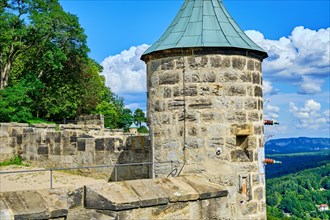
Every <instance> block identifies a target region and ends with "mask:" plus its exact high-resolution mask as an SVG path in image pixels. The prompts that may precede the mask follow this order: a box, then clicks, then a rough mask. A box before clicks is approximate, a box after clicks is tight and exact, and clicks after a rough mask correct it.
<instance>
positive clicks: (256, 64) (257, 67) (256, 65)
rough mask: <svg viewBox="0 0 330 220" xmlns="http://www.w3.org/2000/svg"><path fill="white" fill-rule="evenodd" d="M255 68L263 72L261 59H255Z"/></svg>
mask: <svg viewBox="0 0 330 220" xmlns="http://www.w3.org/2000/svg"><path fill="white" fill-rule="evenodd" d="M254 65H255V69H256V70H257V71H259V72H260V73H261V63H260V61H255V63H254Z"/></svg>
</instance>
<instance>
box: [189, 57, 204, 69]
mask: <svg viewBox="0 0 330 220" xmlns="http://www.w3.org/2000/svg"><path fill="white" fill-rule="evenodd" d="M207 63H208V58H207V57H206V56H190V57H189V58H188V65H189V68H190V69H198V68H200V67H205V66H206V65H207Z"/></svg>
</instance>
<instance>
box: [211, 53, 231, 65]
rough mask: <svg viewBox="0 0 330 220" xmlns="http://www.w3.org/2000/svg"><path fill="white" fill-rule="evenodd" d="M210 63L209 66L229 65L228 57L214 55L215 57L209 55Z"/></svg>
mask: <svg viewBox="0 0 330 220" xmlns="http://www.w3.org/2000/svg"><path fill="white" fill-rule="evenodd" d="M210 64H211V67H215V68H218V67H223V68H228V67H230V64H231V63H230V58H229V57H220V56H216V57H211V58H210Z"/></svg>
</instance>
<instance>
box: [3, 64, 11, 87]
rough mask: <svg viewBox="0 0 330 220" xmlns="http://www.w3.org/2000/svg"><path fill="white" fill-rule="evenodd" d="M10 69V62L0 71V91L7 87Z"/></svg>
mask: <svg viewBox="0 0 330 220" xmlns="http://www.w3.org/2000/svg"><path fill="white" fill-rule="evenodd" d="M10 69H11V62H7V63H6V64H5V65H4V68H3V69H2V70H1V79H0V89H4V88H6V86H7V85H8V76H9V72H10Z"/></svg>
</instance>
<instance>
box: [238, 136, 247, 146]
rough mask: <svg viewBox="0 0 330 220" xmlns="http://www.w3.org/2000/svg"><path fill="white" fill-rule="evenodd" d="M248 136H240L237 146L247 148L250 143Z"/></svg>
mask: <svg viewBox="0 0 330 220" xmlns="http://www.w3.org/2000/svg"><path fill="white" fill-rule="evenodd" d="M247 140H248V136H247V135H238V136H236V146H238V147H241V148H242V149H246V148H247V143H248V141H247Z"/></svg>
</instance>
